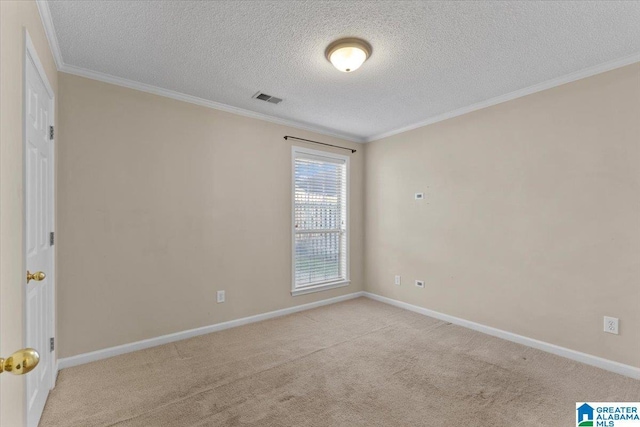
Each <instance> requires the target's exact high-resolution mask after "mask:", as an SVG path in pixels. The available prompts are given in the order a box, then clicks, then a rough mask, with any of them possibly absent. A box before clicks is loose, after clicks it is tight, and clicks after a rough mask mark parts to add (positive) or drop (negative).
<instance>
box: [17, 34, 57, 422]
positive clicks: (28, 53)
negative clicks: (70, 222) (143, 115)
mask: <svg viewBox="0 0 640 427" xmlns="http://www.w3.org/2000/svg"><path fill="white" fill-rule="evenodd" d="M23 58H24V61H23V64H22V249H23V250H22V271H23V274H26V271H27V270H26V267H27V253H26V248H27V241H26V239H27V235H26V225H27V224H26V212H27V197H26V191H27V188H26V182H27V181H26V179H27V157H26V146H27V114H26V108H27V102H26V101H27V100H26V93H27V64H28V61H32V62H33V64H34V65H35V68H36V71H37V73H38V75H39V76H40V79H41V80H42V82H43V84H44V87H45V90H46V91H47V94H48V95H49V97H50V99H51V101H50V102H51V105H50V112H51V114H50V115H49V123H48V126H54V124H55V113H56V111H55V106H56V98H55V93H54V91H53V88H52V87H51V84H50V83H49V79H48V77H47V73H46V72H45V70H44V67H43V66H42V62H41V61H40V58H39V57H38V52H37V51H36V48H35V46H34V45H33V41H32V40H31V36H30V35H29V31H27V29H26V27H25V28H24V57H23ZM55 137H56V133H55V128H54V139H52V140H50V141H49V142H50V143H51V153H50V154H51V165H52V167H51V168H49V174H50V175H49V185H50V194H51V220H52V224H53V225H52V230H50V231H51V232H55V228H56V216H55V213H56V192H55V191H56V185H55V178H56V169H57V168H56V157H55V152H56V149H55V147H56V145H55V141H56V140H55ZM51 256H52V260H51V261H52V262H51V267H50V268H51V271H50V272H47V273H48V274H47V279H48V282H47V283H48V286H49V288H50V292H51V299H50V301H51V302H50V304H51V305H50V307H48V310H49V313H51V319H50V320H51V330H50V331H49V336H50V337H53V338H54V340H55V336H56V244H55V241H54V245H53V252H52V255H51ZM21 285H22V286H23V291H22V292H23V296H22V304H23V305H22V307H23V311H22V312H23V315H22V317H23V319H22V321H23V323H22V325H23V326H22V337H23V338H22V340H23V342H22V344H23V346H26V345H27V343H26V340H27V287H26V279H25V282H24V283H21ZM56 344H57V343H56ZM56 347H57V345H55V346H54V351H52V352H50V356H51V360H50V363H51V366H50V367H49V368H50V372H51V389H53V387H55V384H56V378H57V375H58V369H57V368H58V366H57V365H58V363H57V362H58V360H57V357H56V353H57V348H56ZM37 350H38V351H40V352H42V351H49V349H48V348H44V349H37ZM26 398H27V388H26V387H25V399H26ZM25 412H27V406H26V405H25ZM27 416H28V414H27V413H25V420H26V419H27Z"/></svg>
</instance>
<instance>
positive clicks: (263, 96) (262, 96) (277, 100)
mask: <svg viewBox="0 0 640 427" xmlns="http://www.w3.org/2000/svg"><path fill="white" fill-rule="evenodd" d="M253 98H255V99H260V100H262V101H267V102H270V103H272V104H280V103H281V102H282V98H276V97H275V96H271V95H267V94H266V93H262V92H258V93H256V94H255V95H253Z"/></svg>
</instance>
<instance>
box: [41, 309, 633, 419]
mask: <svg viewBox="0 0 640 427" xmlns="http://www.w3.org/2000/svg"><path fill="white" fill-rule="evenodd" d="M639 400H640V381H637V380H633V379H630V378H626V377H623V376H619V375H616V374H612V373H610V372H606V371H603V370H600V369H596V368H592V367H590V366H587V365H582V364H579V363H576V362H572V361H570V360H567V359H564V358H561V357H557V356H553V355H550V354H547V353H544V352H541V351H538V350H534V349H532V348H528V347H524V346H521V345H518V344H513V343H511V342H508V341H503V340H500V339H498V338H493V337H490V336H488V335H484V334H481V333H478V332H474V331H471V330H468V329H464V328H461V327H458V326H454V325H451V324H448V323H444V322H441V321H439V320H435V319H432V318H429V317H424V316H422V315H419V314H415V313H412V312H409V311H405V310H402V309H399V308H395V307H392V306H389V305H386V304H382V303H379V302H375V301H372V300H369V299H366V298H358V299H355V300H350V301H346V302H343V303H339V304H334V305H330V306H325V307H321V308H318V309H315V310H310V311H305V312H301V313H297V314H293V315H290V316H286V317H281V318H277V319H273V320H268V321H265V322H261V323H255V324H251V325H247V326H242V327H239V328H234V329H229V330H226V331H222V332H217V333H213V334H210V335H204V336H200V337H196V338H192V339H189V340H185V341H180V342H177V343H173V344H167V345H163V346H161V347H156V348H152V349H148V350H143V351H139V352H136V353H131V354H128V355H123V356H118V357H113V358H111V359H107V360H103V361H99V362H95V363H90V364H87V365H83V366H78V367H75V368H70V369H65V370H63V371H61V372H60V375H59V377H58V383H57V387H56V388H55V390H53V392H52V393H51V395H50V397H49V400H48V402H47V406H46V407H45V411H44V415H43V417H42V421H41V424H40V426H43V427H52V426H82V427H88V426H119V427H124V426H145V427H146V426H157V427H163V426H180V427H192V426H261V427H269V426H385V427H392V426H435V427H448V426H451V427H462V426H473V427H481V426H492V427H499V426H505V427H507V426H508V427H515V426H518V427H523V426H536V427H537V426H553V427H559V426H572V425H575V403H576V402H578V401H580V402H582V401H639Z"/></svg>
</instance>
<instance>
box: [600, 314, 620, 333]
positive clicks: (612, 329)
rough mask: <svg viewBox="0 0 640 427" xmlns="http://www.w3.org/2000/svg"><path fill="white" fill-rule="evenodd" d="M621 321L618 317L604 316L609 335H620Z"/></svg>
mask: <svg viewBox="0 0 640 427" xmlns="http://www.w3.org/2000/svg"><path fill="white" fill-rule="evenodd" d="M618 324H619V320H618V318H617V317H609V316H604V331H605V332H607V333H609V334H615V335H618Z"/></svg>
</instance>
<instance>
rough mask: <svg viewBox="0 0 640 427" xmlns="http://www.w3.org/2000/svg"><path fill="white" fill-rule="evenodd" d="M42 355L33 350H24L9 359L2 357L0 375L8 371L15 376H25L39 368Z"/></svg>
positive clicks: (0, 359)
mask: <svg viewBox="0 0 640 427" xmlns="http://www.w3.org/2000/svg"><path fill="white" fill-rule="evenodd" d="M38 362H40V355H39V354H38V352H37V351H35V350H34V349H32V348H23V349H22V350H18V351H16V352H15V353H13V354H12V355H11V356H9V357H8V358H7V359H3V358H1V357H0V374H1V373H3V372H5V371H7V372H11V373H12V374H13V375H24V374H26V373H27V372H31V371H33V368H35V367H36V366H38Z"/></svg>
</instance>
